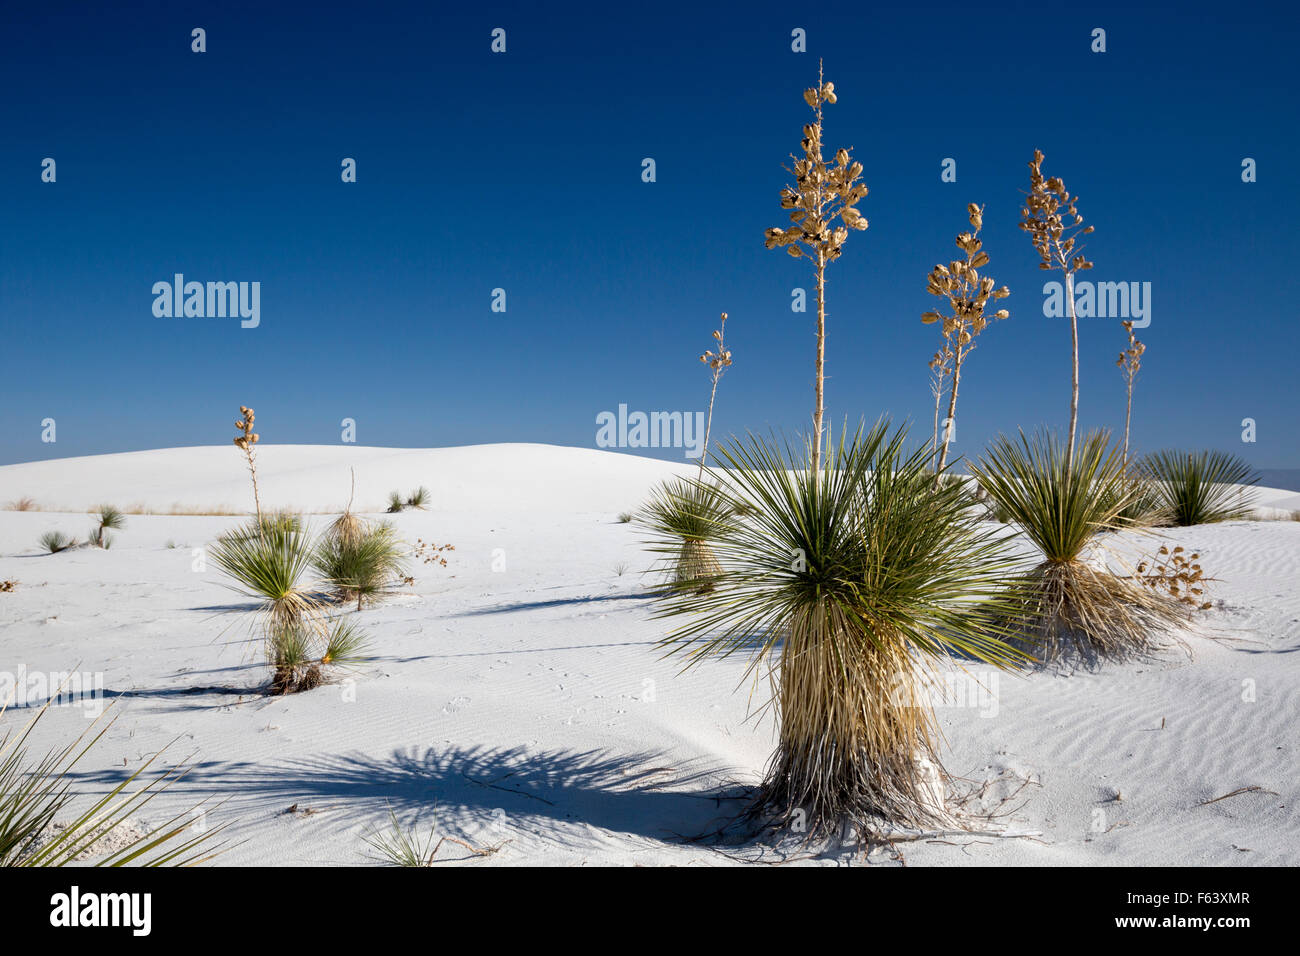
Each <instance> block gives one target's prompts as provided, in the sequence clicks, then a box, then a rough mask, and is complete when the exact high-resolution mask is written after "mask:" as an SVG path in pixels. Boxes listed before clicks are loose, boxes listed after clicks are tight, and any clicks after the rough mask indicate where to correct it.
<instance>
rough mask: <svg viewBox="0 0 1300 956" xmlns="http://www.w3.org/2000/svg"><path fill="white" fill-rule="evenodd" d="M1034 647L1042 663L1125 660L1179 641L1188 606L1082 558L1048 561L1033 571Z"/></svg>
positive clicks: (1031, 613)
mask: <svg viewBox="0 0 1300 956" xmlns="http://www.w3.org/2000/svg"><path fill="white" fill-rule="evenodd" d="M1030 584H1031V586H1032V588H1033V590H1034V591H1035V592H1036V595H1037V600H1036V603H1035V604H1034V606H1032V607H1030V608H1029V609H1028V611H1029V615H1028V616H1029V629H1030V642H1031V643H1032V644H1033V647H1032V649H1033V650H1034V651H1036V652H1037V655H1038V657H1039V658H1040V659H1041V660H1042V661H1044V662H1049V663H1050V662H1055V661H1062V660H1071V659H1078V660H1081V661H1083V662H1085V663H1089V664H1091V663H1096V662H1097V661H1099V660H1102V659H1106V660H1117V661H1118V660H1126V659H1129V658H1133V657H1142V656H1145V655H1148V654H1151V653H1154V652H1156V651H1158V650H1161V649H1163V648H1164V647H1167V646H1168V645H1169V644H1170V643H1172V642H1176V641H1177V637H1176V632H1177V630H1178V629H1179V628H1181V627H1183V626H1184V625H1186V624H1187V622H1188V621H1189V620H1190V617H1191V614H1190V612H1189V610H1188V608H1187V607H1186V606H1185V605H1182V604H1180V603H1178V602H1177V601H1175V600H1173V599H1171V598H1169V597H1168V596H1166V595H1163V594H1160V593H1158V592H1155V591H1152V590H1151V589H1149V588H1145V587H1143V586H1141V585H1140V584H1136V583H1134V582H1133V581H1131V580H1128V579H1126V578H1121V577H1118V576H1116V575H1114V574H1112V573H1111V572H1109V571H1107V570H1105V569H1101V568H1094V567H1090V566H1089V565H1087V564H1084V563H1083V562H1082V561H1060V562H1055V561H1045V562H1043V563H1042V564H1040V565H1038V567H1036V568H1035V569H1034V570H1033V571H1032V572H1031V574H1030Z"/></svg>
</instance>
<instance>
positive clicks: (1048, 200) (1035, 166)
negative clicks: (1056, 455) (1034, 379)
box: [1020, 149, 1092, 470]
mask: <svg viewBox="0 0 1300 956" xmlns="http://www.w3.org/2000/svg"><path fill="white" fill-rule="evenodd" d="M1044 158H1045V157H1044V156H1043V151H1042V150H1040V149H1036V150H1034V158H1033V159H1032V160H1030V162H1029V193H1028V195H1027V196H1026V197H1025V205H1024V207H1023V208H1022V209H1021V210H1020V220H1021V221H1020V228H1021V229H1023V230H1024V231H1025V232H1027V233H1029V238H1030V239H1031V240H1032V241H1033V244H1034V249H1035V250H1037V252H1038V256H1039V260H1040V261H1039V263H1038V268H1040V269H1044V270H1051V269H1057V270H1059V271H1060V272H1061V274H1062V276H1063V277H1064V279H1065V304H1066V308H1067V309H1068V310H1069V314H1070V341H1071V343H1072V348H1073V351H1072V352H1071V357H1072V364H1071V369H1072V372H1071V380H1070V382H1071V386H1070V437H1069V440H1068V442H1067V444H1066V449H1065V464H1066V468H1067V470H1068V469H1069V468H1070V467H1071V466H1072V465H1073V463H1074V438H1075V430H1076V429H1077V428H1078V424H1079V320H1078V318H1076V316H1075V310H1074V274H1075V273H1076V272H1079V271H1081V270H1084V269H1091V268H1092V263H1091V262H1089V261H1088V260H1087V259H1086V258H1084V256H1083V255H1082V251H1083V246H1082V245H1079V246H1076V245H1075V241H1076V240H1077V238H1078V237H1079V236H1086V235H1088V234H1089V233H1090V232H1092V226H1085V225H1084V224H1083V216H1081V215H1079V209H1078V202H1079V197H1078V196H1072V195H1070V193H1069V191H1068V190H1066V188H1065V183H1064V182H1062V181H1061V180H1060V179H1059V178H1058V177H1056V176H1053V177H1052V178H1050V179H1046V178H1044V177H1043V159H1044ZM1066 215H1068V216H1069V217H1070V221H1069V222H1066V221H1065V216H1066Z"/></svg>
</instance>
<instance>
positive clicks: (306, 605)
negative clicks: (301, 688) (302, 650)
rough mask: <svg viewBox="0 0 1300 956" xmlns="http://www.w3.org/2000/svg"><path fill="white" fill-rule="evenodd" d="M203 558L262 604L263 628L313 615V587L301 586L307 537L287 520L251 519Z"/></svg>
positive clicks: (275, 627)
mask: <svg viewBox="0 0 1300 956" xmlns="http://www.w3.org/2000/svg"><path fill="white" fill-rule="evenodd" d="M208 554H209V556H210V557H211V559H212V563H213V564H215V565H216V566H217V567H218V568H220V569H221V570H222V571H224V572H226V574H228V575H230V576H231V577H232V578H234V579H235V581H237V582H238V586H239V589H240V590H242V591H243V593H245V594H246V595H248V596H249V597H253V598H257V599H259V600H260V601H261V602H262V605H261V610H262V611H263V612H264V613H265V615H266V619H267V621H268V629H269V630H272V631H274V630H279V629H283V628H289V627H293V626H295V625H298V624H299V623H300V622H302V621H303V619H304V618H310V617H313V616H314V615H315V614H316V613H317V612H318V610H319V606H320V604H319V601H318V600H317V599H316V597H315V595H314V589H313V588H312V587H310V586H309V585H308V584H307V583H306V582H305V575H306V572H307V570H308V568H309V567H310V566H311V562H312V554H313V551H312V544H311V539H310V537H309V536H308V535H307V534H306V533H305V532H303V531H300V530H298V529H297V528H296V527H294V525H293V523H292V522H281V523H273V522H270V521H260V522H259V521H257V520H256V519H254V520H253V521H251V522H249V523H248V524H247V525H246V526H244V527H241V528H237V529H235V530H234V531H231V532H228V533H226V534H223V535H221V536H220V537H219V538H217V540H216V541H215V542H214V543H213V544H212V546H211V547H210V548H209V550H208Z"/></svg>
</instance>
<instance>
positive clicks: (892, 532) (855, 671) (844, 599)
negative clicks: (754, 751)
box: [661, 422, 1026, 834]
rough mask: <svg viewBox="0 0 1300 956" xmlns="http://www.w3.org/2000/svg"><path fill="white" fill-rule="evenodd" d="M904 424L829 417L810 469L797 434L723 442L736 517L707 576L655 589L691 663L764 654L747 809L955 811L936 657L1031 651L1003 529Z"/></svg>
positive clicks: (924, 816)
mask: <svg viewBox="0 0 1300 956" xmlns="http://www.w3.org/2000/svg"><path fill="white" fill-rule="evenodd" d="M905 441H906V433H905V431H904V430H901V429H900V430H899V431H897V432H894V433H893V434H892V435H891V434H890V432H889V428H888V425H887V423H884V422H882V423H880V424H877V425H876V426H875V427H874V428H872V429H871V430H870V432H868V433H866V434H865V435H864V434H863V433H862V431H861V429H859V430H858V432H857V433H856V434H855V435H854V436H853V438H852V440H850V441H847V442H846V441H845V438H844V437H843V436H841V438H840V441H839V443H838V444H833V443H832V441H831V439H830V436H829V435H828V436H827V437H826V441H825V449H824V454H823V455H822V456H819V462H820V467H818V468H817V469H812V468H809V467H808V465H809V458H810V449H807V448H806V447H801V448H800V449H799V450H798V451H792V449H791V447H790V446H789V445H788V444H781V445H778V444H776V443H770V442H767V441H764V440H762V439H759V438H754V437H751V438H749V439H748V440H732V441H731V442H730V443H728V444H727V445H725V446H722V447H720V448H719V449H718V451H717V452H716V453H715V455H716V458H717V460H718V461H719V462H720V463H722V464H723V465H724V467H725V468H726V470H725V472H723V473H720V474H719V475H718V476H717V477H718V479H719V480H720V482H721V483H720V484H719V485H718V495H719V496H720V499H721V501H722V502H723V505H724V506H725V505H726V504H730V505H731V506H732V507H731V508H730V510H731V512H732V513H733V514H735V512H736V511H737V510H738V509H739V508H740V507H741V506H746V512H747V514H746V517H745V518H744V519H743V520H730V521H728V522H726V523H724V524H723V525H722V527H721V529H720V530H719V532H718V533H717V536H716V538H715V542H714V548H715V550H716V554H717V558H718V561H719V564H720V567H721V573H720V575H719V577H718V587H717V589H716V590H714V591H710V592H707V593H703V594H699V593H693V592H690V591H681V590H678V591H676V592H669V593H667V594H665V596H664V603H663V606H662V608H661V613H662V614H663V615H665V616H686V617H688V618H689V621H688V622H687V623H684V624H681V625H679V626H678V627H676V628H675V629H674V630H673V631H672V632H671V633H670V634H669V635H668V636H667V637H666V638H665V639H664V646H665V647H666V648H668V649H669V650H670V651H675V652H682V653H684V654H686V655H687V657H688V661H689V662H690V663H692V664H693V663H698V662H700V661H702V660H705V659H706V658H708V657H710V656H714V655H723V656H725V655H729V654H732V653H736V652H748V653H750V654H751V655H752V660H751V664H750V670H749V673H750V674H751V675H753V676H757V675H758V674H759V673H760V670H761V669H762V668H764V666H766V668H767V670H768V673H769V675H770V677H771V679H772V681H773V698H772V705H773V706H774V707H775V713H776V718H777V721H778V727H779V729H778V744H777V751H776V753H775V755H774V756H773V757H772V759H771V762H770V763H769V765H768V768H767V772H766V776H765V778H764V781H763V783H762V786H761V788H760V790H759V794H758V796H757V799H756V800H755V802H754V804H753V806H752V807H751V811H750V812H751V813H752V814H754V815H756V816H757V817H759V818H762V819H765V820H769V821H774V822H775V823H776V824H777V825H782V824H788V823H790V822H792V821H794V820H796V819H799V818H800V817H802V818H803V820H804V822H805V823H806V825H807V827H808V829H809V832H812V833H821V834H828V833H830V832H837V831H838V830H839V828H840V827H841V826H842V825H844V824H845V823H846V822H847V823H848V824H851V825H853V826H855V827H856V828H858V830H859V832H860V833H864V832H866V831H868V830H870V829H871V827H872V825H873V823H874V822H875V818H877V817H883V818H885V819H887V820H889V821H891V822H895V823H903V824H911V825H929V824H933V823H937V822H940V821H942V822H944V823H950V822H951V821H952V816H951V814H950V813H949V812H948V810H947V808H946V806H945V803H944V776H943V773H942V770H941V769H940V767H939V762H938V745H939V740H938V730H937V727H936V725H935V722H934V717H933V711H932V709H931V705H930V702H929V699H928V690H929V689H928V688H927V686H926V684H927V681H928V679H929V677H930V676H931V675H932V673H933V668H934V667H935V664H936V661H937V660H938V659H940V658H943V657H945V656H946V655H947V654H949V653H950V652H956V653H958V654H960V655H962V656H963V657H966V658H968V659H973V660H979V661H983V662H987V663H990V664H993V665H995V666H999V667H1015V666H1018V664H1019V663H1021V662H1022V661H1024V660H1025V659H1026V658H1025V656H1024V655H1023V654H1022V653H1020V652H1018V651H1016V650H1015V649H1014V648H1013V647H1011V646H1010V645H1009V644H1008V643H1006V641H1005V640H1004V639H1003V638H1004V636H1006V635H1007V634H1010V633H1011V631H1010V630H1009V629H1008V628H1007V627H1006V626H1005V625H1004V624H1003V623H1000V622H1002V621H1005V619H1006V618H1007V617H1008V616H1009V615H1010V614H1011V613H1012V611H1013V608H1014V604H1015V602H1014V601H1012V600H1010V599H1009V597H1008V594H1007V592H1006V591H1005V590H1004V580H1005V579H1006V577H1007V576H1008V575H1009V574H1011V572H1012V569H1013V567H1014V565H1013V563H1012V560H1011V558H1010V557H1009V555H1008V554H1007V551H1006V546H1005V544H1004V543H1002V542H1001V541H1000V540H999V536H997V535H995V533H994V531H993V529H989V527H988V526H987V525H985V524H982V523H981V522H980V521H979V518H978V515H977V514H976V513H975V512H974V511H973V510H972V509H970V508H969V507H968V504H967V500H966V497H965V493H964V491H963V490H962V489H961V488H960V487H959V486H958V485H957V484H955V483H952V482H946V481H944V482H938V483H936V482H935V479H934V475H933V473H932V472H931V471H930V468H929V464H930V461H931V455H930V452H929V450H928V449H927V448H925V447H921V448H919V449H918V450H916V451H915V452H913V453H911V454H908V453H906V452H905V451H904V445H905ZM1003 537H1004V536H1003Z"/></svg>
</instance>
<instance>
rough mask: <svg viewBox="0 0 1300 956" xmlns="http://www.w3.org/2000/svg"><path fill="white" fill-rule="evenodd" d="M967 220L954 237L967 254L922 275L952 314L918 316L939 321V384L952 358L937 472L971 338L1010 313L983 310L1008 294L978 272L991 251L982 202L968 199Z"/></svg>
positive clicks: (942, 463)
mask: <svg viewBox="0 0 1300 956" xmlns="http://www.w3.org/2000/svg"><path fill="white" fill-rule="evenodd" d="M966 214H967V216H968V218H969V220H970V225H971V230H972V231H971V232H963V233H960V234H959V235H958V236H957V248H958V249H960V250H961V251H962V252H964V253H965V254H966V258H965V259H954V260H953V261H952V262H950V263H949V264H948V265H946V266H945V265H942V264H939V265H936V266H935V267H934V268H933V269H932V270H931V271H930V275H929V277H928V278H927V280H926V291H927V292H929V293H930V294H931V295H937V296H942V297H944V298H946V299H947V300H948V308H949V309H950V310H951V314H950V315H943V314H942V313H939V312H925V313H923V314H922V316H921V321H922V322H924V323H925V324H926V325H930V324H933V323H936V322H938V323H942V326H941V327H942V329H943V338H944V346H943V349H941V350H940V351H939V352H938V353H936V355H935V358H934V359H932V360H931V368H934V367H935V366H934V363H935V362H936V361H938V362H939V363H940V368H939V375H940V379H939V385H940V390H941V389H942V384H943V378H942V375H943V372H945V371H946V370H947V363H948V361H949V360H951V363H952V386H951V390H950V393H949V396H948V426H947V427H946V428H945V429H944V432H943V442H942V443H941V444H940V446H939V457H938V460H937V461H936V462H935V466H934V471H935V474H936V475H937V474H939V473H940V472H942V471H943V469H944V467H945V466H946V465H947V464H948V444H949V442H950V441H951V440H952V426H953V423H954V422H955V421H956V415H957V389H958V388H959V387H960V386H961V368H962V365H963V363H965V361H966V359H967V358H968V357H969V356H970V353H971V352H973V351H975V344H976V343H975V339H976V337H977V336H978V335H979V334H980V333H981V332H983V331H984V329H985V327H986V326H987V325H988V324H989V320H990V319H1005V318H1007V316H1009V315H1010V313H1009V312H1008V311H1007V310H1006V309H999V310H998V311H996V312H994V313H993V314H992V315H985V312H984V309H985V306H987V305H988V302H989V300H990V299H1005V298H1006V297H1007V296H1009V295H1010V294H1011V291H1010V290H1009V289H1008V288H1007V287H1006V286H1002V287H1001V288H997V287H996V285H997V284H996V283H995V282H994V281H993V279H992V277H990V276H982V275H980V273H979V270H980V269H982V268H983V267H984V266H986V265H988V262H989V254H988V253H987V252H985V251H984V243H983V242H982V241H981V240H980V237H979V236H980V230H981V229H983V228H984V207H983V206H977V205H975V203H970V204H969V205H968V206H967V207H966ZM938 431H939V403H938V397H937V396H936V399H935V436H936V441H937V438H938Z"/></svg>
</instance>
